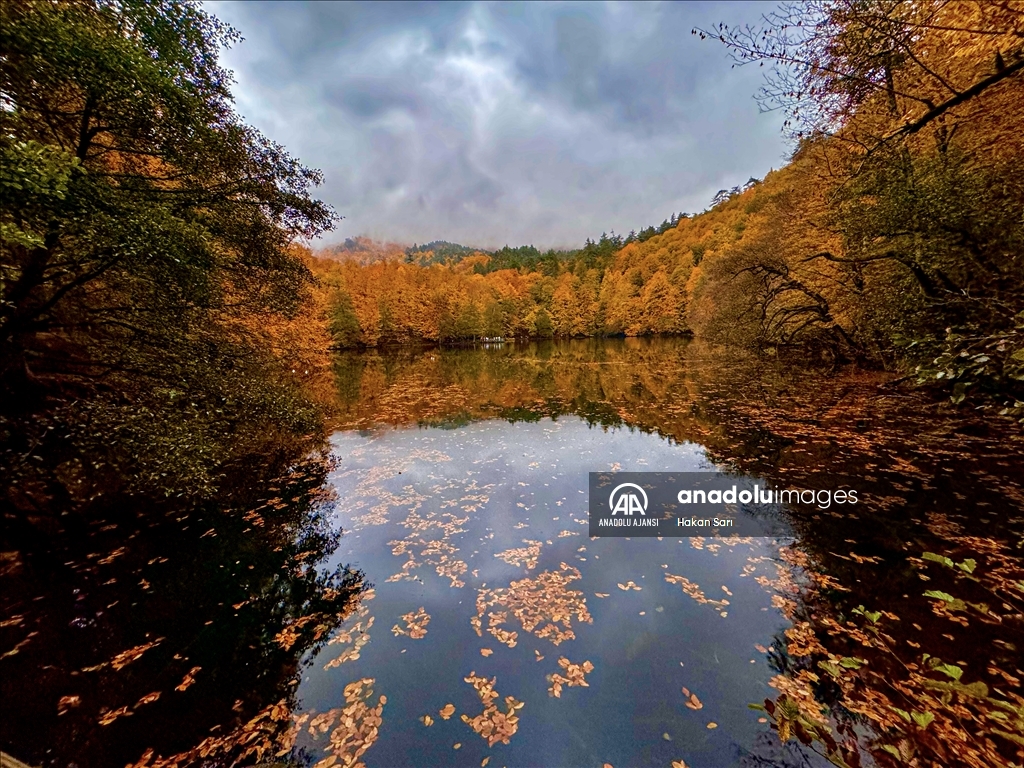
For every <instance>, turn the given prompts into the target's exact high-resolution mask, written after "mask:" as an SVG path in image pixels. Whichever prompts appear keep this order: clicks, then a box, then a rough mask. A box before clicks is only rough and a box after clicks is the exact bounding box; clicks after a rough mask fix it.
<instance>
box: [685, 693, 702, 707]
mask: <svg viewBox="0 0 1024 768" xmlns="http://www.w3.org/2000/svg"><path fill="white" fill-rule="evenodd" d="M683 696H685V697H686V699H687V701H686V706H687V707H689V708H690V709H694V710H697V709H703V708H704V705H703V704H702V703H701V701H700V699H698V698H697V696H696V694H693V693H690V691H689V689H687V688H683Z"/></svg>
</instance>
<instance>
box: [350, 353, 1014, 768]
mask: <svg viewBox="0 0 1024 768" xmlns="http://www.w3.org/2000/svg"><path fill="white" fill-rule="evenodd" d="M336 373H337V375H338V378H339V387H340V389H339V391H340V401H341V403H342V404H343V409H342V417H341V420H340V421H341V424H342V425H343V426H344V427H348V428H353V427H355V428H365V427H369V426H371V425H378V424H382V423H383V424H396V425H397V424H404V423H407V422H408V421H410V420H412V421H417V422H419V423H420V424H421V425H424V426H458V425H460V424H464V423H468V422H469V421H471V420H474V419H479V418H501V419H506V420H509V421H536V420H539V419H541V418H543V417H550V418H557V417H559V416H561V415H564V414H576V415H578V416H580V417H582V418H584V419H586V420H587V421H588V422H590V423H591V425H593V426H600V427H604V428H608V427H617V426H623V427H628V428H630V429H639V430H642V431H646V432H655V433H658V434H660V435H662V436H663V437H665V438H668V439H670V440H673V441H678V442H693V443H698V444H700V445H702V446H703V447H704V448H705V449H706V450H707V452H708V455H709V457H710V458H711V459H712V460H714V461H715V462H716V463H717V464H719V465H720V466H722V467H726V468H732V469H736V470H739V471H742V472H746V473H750V474H753V475H755V476H759V477H763V478H765V479H767V480H769V481H771V482H773V483H774V484H776V485H777V486H779V487H797V488H800V487H804V488H807V487H811V488H813V487H820V480H821V478H822V477H826V478H828V479H829V480H830V482H831V483H832V485H833V486H835V487H838V486H840V485H844V484H852V485H854V486H855V487H862V488H865V489H866V494H865V495H864V497H863V498H862V503H860V504H859V505H858V506H857V507H856V508H855V510H856V511H855V512H854V511H852V508H849V507H847V508H846V509H844V510H843V511H841V512H840V511H837V510H836V509H834V508H833V509H827V510H823V509H818V508H814V507H810V508H804V507H802V506H797V507H793V508H791V509H790V510H789V514H790V517H791V520H792V523H793V525H794V528H795V530H796V531H797V532H798V535H797V539H796V541H795V543H794V545H793V546H792V547H790V548H788V549H786V550H784V551H783V553H782V559H781V560H780V561H779V562H777V563H773V564H769V565H770V566H771V568H773V569H774V571H775V572H774V573H773V574H772V575H768V576H766V575H762V576H760V577H759V579H760V581H761V583H762V586H763V587H764V588H765V589H767V590H769V591H771V592H772V593H773V595H774V598H773V602H774V603H775V605H776V606H777V607H779V608H780V609H781V610H782V611H783V613H784V614H785V615H786V616H787V618H789V619H790V620H791V621H792V622H793V624H792V626H791V627H790V628H789V629H788V630H786V632H785V634H784V635H782V636H780V637H778V638H777V641H776V643H775V644H774V645H773V646H772V648H771V649H770V650H768V649H766V651H765V652H766V653H767V654H768V655H769V656H770V657H771V662H772V664H773V667H774V669H775V670H776V671H777V672H778V676H777V677H776V678H775V679H774V680H773V681H772V685H773V687H774V688H775V689H776V690H777V691H778V695H777V696H776V697H775V699H774V700H767V701H766V702H764V704H761V706H765V708H766V711H765V712H764V718H763V719H764V720H765V723H766V728H767V727H770V728H771V729H773V730H774V731H775V736H777V737H781V739H782V741H784V742H790V743H793V742H796V741H801V742H803V743H805V744H806V745H808V746H809V747H810V748H811V749H813V750H814V751H817V752H819V753H821V754H823V755H824V756H826V757H827V758H828V759H829V760H830V761H831V762H832V763H834V764H836V765H840V766H856V765H859V764H861V763H862V762H863V763H867V762H869V760H870V759H873V760H874V761H875V762H877V763H879V764H882V765H915V764H919V765H931V764H937V765H970V766H989V765H997V764H1018V765H1019V764H1021V763H1022V761H1024V696H1022V688H1021V680H1022V678H1024V671H1022V667H1024V664H1022V655H1021V649H1020V638H1021V637H1022V636H1024V562H1022V559H1021V554H1020V550H1019V542H1021V541H1022V540H1024V490H1022V487H1021V479H1022V478H1024V471H1022V470H1024V461H1022V458H1021V457H1022V456H1024V450H1022V449H1024V440H1022V436H1021V434H1020V430H1019V429H1017V428H1015V426H1014V425H1013V424H1011V423H1009V422H1006V421H1003V420H1001V419H998V418H996V417H994V416H992V415H990V414H989V415H986V414H978V413H964V412H957V413H951V412H947V411H946V410H945V409H944V408H943V407H941V406H940V405H936V404H935V403H932V402H929V401H928V400H927V399H925V398H924V397H919V396H917V395H914V394H908V393H907V392H905V391H900V390H897V389H895V388H889V387H887V386H886V385H885V382H886V377H884V376H881V375H877V374H872V373H864V372H858V371H845V372H844V371H840V372H833V373H823V372H820V371H818V372H814V371H807V370H804V369H802V368H800V367H798V366H790V365H787V364H785V363H783V362H781V361H777V360H766V359H764V358H755V357H752V356H749V357H748V356H742V355H741V353H740V356H738V353H736V352H735V351H732V350H730V351H725V352H723V351H721V350H713V349H708V348H706V347H702V346H701V345H699V344H697V343H689V344H687V343H684V342H680V341H679V340H676V339H658V338H651V339H624V340H595V339H591V340H583V341H573V342H562V343H558V342H541V343H533V344H529V345H509V346H506V347H504V348H501V349H487V350H484V349H473V348H463V349H439V350H436V349H435V350H427V351H422V352H410V351H407V350H402V351H393V352H387V351H384V352H373V353H366V354H357V353H349V354H344V355H341V356H339V358H338V361H337V364H336ZM816 483H819V485H818V486H816V485H815V484H816ZM772 745H774V746H772ZM777 746H778V739H777V738H776V739H770V740H768V741H767V742H765V741H763V740H762V742H761V747H764V749H763V750H762V749H761V747H758V748H756V749H754V750H752V751H751V752H750V753H749V754H747V756H746V757H745V758H744V761H745V762H746V763H749V764H750V765H760V764H766V763H767V764H774V763H775V762H776V761H777V760H779V761H782V762H787V760H788V758H787V759H783V758H782V757H781V756H780V754H779V753H778V752H777V751H776V748H777ZM867 754H870V758H868V757H867ZM769 755H774V757H770V756H769Z"/></svg>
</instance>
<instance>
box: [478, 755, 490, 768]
mask: <svg viewBox="0 0 1024 768" xmlns="http://www.w3.org/2000/svg"><path fill="white" fill-rule="evenodd" d="M489 762H491V758H490V757H485V758H484V759H483V760H481V761H480V768H484V766H486V765H487V764H488V763H489Z"/></svg>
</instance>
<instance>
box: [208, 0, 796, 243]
mask: <svg viewBox="0 0 1024 768" xmlns="http://www.w3.org/2000/svg"><path fill="white" fill-rule="evenodd" d="M206 7H207V8H208V10H210V11H211V12H212V13H213V14H214V15H216V16H217V17H218V18H220V19H222V20H223V21H226V22H228V23H229V24H231V25H232V26H234V27H235V28H237V29H238V30H239V31H240V32H241V33H242V35H243V36H244V37H245V40H244V41H243V42H242V43H240V44H238V45H237V46H236V47H235V48H234V49H232V50H231V51H228V52H227V53H226V54H225V59H224V60H225V63H226V65H227V66H228V67H230V68H231V69H233V70H234V72H235V76H236V78H237V81H238V82H237V84H236V86H235V88H234V91H235V95H236V100H237V104H238V108H239V111H240V112H241V113H242V114H243V115H244V116H245V118H246V119H247V120H248V121H249V122H251V123H252V124H254V125H256V126H257V127H258V128H260V129H261V130H262V131H263V132H264V133H266V134H267V135H268V136H269V137H270V138H272V139H273V140H275V141H278V142H280V143H282V144H284V145H285V146H286V147H287V148H288V149H289V151H291V152H292V153H293V154H295V155H296V156H298V157H299V158H301V159H302V161H303V162H305V163H306V164H307V165H311V166H314V167H317V168H320V169H321V170H323V171H324V174H325V176H326V182H325V184H324V186H323V187H322V188H321V189H320V191H319V194H320V196H321V197H322V198H323V199H325V200H326V201H327V202H329V203H331V204H332V205H333V206H334V207H335V208H336V209H337V210H338V212H339V213H340V214H341V215H343V216H344V217H345V220H344V221H342V222H341V223H340V224H339V227H338V230H337V231H336V232H334V233H332V235H331V237H330V238H329V239H334V240H337V239H342V238H345V237H351V236H355V235H370V236H372V237H376V238H380V239H388V240H392V241H398V242H406V243H412V242H426V241H429V240H435V239H445V240H451V241H455V242H461V243H465V244H469V245H476V246H480V247H492V246H501V245H504V244H506V243H508V244H510V245H519V244H526V243H533V244H535V245H537V246H538V247H549V246H576V245H579V244H581V243H582V241H583V240H584V239H585V238H587V237H596V236H598V235H600V234H601V232H604V231H612V230H615V231H616V232H622V233H625V232H628V231H629V230H630V229H632V228H636V229H640V228H642V227H644V226H647V225H649V224H657V223H659V222H660V221H661V220H662V219H664V218H666V217H667V216H668V215H669V214H671V213H672V212H678V211H690V212H692V211H698V210H701V209H703V208H704V207H705V206H706V205H707V203H708V201H709V199H710V198H711V196H712V195H713V194H714V193H715V192H716V191H717V190H719V189H721V188H723V187H731V186H734V185H736V184H741V183H743V182H744V181H746V180H747V179H748V178H749V177H750V176H758V177H760V176H763V175H764V174H765V173H766V172H767V171H768V170H769V168H771V167H773V166H774V167H778V166H779V165H781V164H782V163H783V161H784V160H783V158H784V155H785V153H786V145H785V142H784V140H783V138H782V136H781V134H780V131H779V118H778V116H777V115H771V114H768V115H764V114H759V112H758V108H757V105H756V104H755V102H754V100H753V98H752V95H753V93H754V91H755V90H756V89H757V87H758V85H759V84H760V74H761V73H760V72H759V71H757V70H756V69H753V68H738V67H737V68H732V67H731V62H730V60H729V58H728V56H727V54H726V51H725V50H724V49H723V48H722V47H721V46H719V45H717V44H715V43H713V42H709V41H704V42H701V41H700V40H698V39H697V38H695V37H693V36H691V34H690V29H691V28H692V27H693V26H710V25H711V24H713V23H716V22H718V21H725V22H727V23H730V24H732V23H738V22H756V21H757V19H758V17H759V15H760V14H761V13H763V12H765V11H766V10H769V9H770V8H771V7H773V5H772V4H767V5H766V4H763V3H707V4H698V3H665V4H662V3H656V4H641V3H609V4H600V5H590V4H580V3H567V4H559V3H527V4H492V3H468V4H458V3H441V4H421V3H408V4H406V3H381V4H378V3H339V4H333V3H321V2H313V3H299V2H287V3H266V2H261V3H207V4H206Z"/></svg>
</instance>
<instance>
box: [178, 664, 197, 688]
mask: <svg viewBox="0 0 1024 768" xmlns="http://www.w3.org/2000/svg"><path fill="white" fill-rule="evenodd" d="M201 669H202V667H192V669H190V670H189V671H188V672H187V673H186V674H185V679H184V680H182V681H181V684H180V685H178V686H177V687H176V688H175V689H174V690H176V691H185V690H188V687H189V686H190V685H192V683H194V682H195V681H196V673H197V672H198V671H199V670H201Z"/></svg>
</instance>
